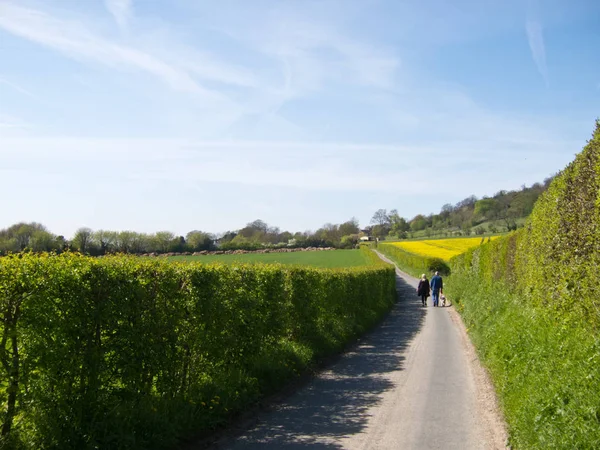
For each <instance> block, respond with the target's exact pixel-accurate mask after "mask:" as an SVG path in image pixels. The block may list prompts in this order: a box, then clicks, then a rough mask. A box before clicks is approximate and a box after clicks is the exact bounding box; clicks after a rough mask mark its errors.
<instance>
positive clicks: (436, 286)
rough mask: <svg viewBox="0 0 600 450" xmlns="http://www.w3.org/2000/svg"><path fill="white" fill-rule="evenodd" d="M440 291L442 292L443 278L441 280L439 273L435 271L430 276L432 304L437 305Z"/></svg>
mask: <svg viewBox="0 0 600 450" xmlns="http://www.w3.org/2000/svg"><path fill="white" fill-rule="evenodd" d="M440 293H442V294H443V293H444V280H442V277H441V276H440V273H439V272H436V273H435V275H434V276H433V277H431V298H432V299H433V306H439V303H440Z"/></svg>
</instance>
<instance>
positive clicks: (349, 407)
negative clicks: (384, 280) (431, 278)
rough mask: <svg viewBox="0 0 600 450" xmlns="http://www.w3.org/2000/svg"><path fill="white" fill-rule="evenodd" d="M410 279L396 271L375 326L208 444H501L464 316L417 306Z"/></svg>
mask: <svg viewBox="0 0 600 450" xmlns="http://www.w3.org/2000/svg"><path fill="white" fill-rule="evenodd" d="M416 283H417V280H415V279H414V278H412V277H410V276H408V275H406V274H403V273H401V272H400V271H397V290H398V297H399V301H398V303H397V304H396V306H395V307H394V309H393V310H392V312H391V313H390V315H389V316H388V317H387V319H386V320H385V321H384V322H383V323H382V325H381V326H379V327H378V328H377V329H376V330H374V331H373V332H372V333H371V334H369V335H368V336H366V337H365V338H364V339H363V340H362V341H361V342H359V343H358V344H357V345H356V346H355V348H354V349H352V350H351V351H349V352H348V353H346V354H344V355H343V356H342V358H340V360H339V361H338V362H336V363H335V364H334V365H333V366H332V367H330V368H328V369H327V370H325V371H323V372H322V373H321V374H320V375H319V376H318V377H316V378H315V379H314V380H313V381H312V382H311V383H310V384H308V385H307V386H305V387H303V388H302V389H300V390H299V391H298V392H296V393H295V394H293V395H291V396H290V397H289V398H287V399H286V400H285V401H284V402H282V403H281V404H280V405H276V406H275V407H274V408H273V410H271V411H269V412H265V413H263V414H261V415H259V417H257V419H256V421H255V422H254V423H253V425H252V426H251V427H250V428H249V429H248V430H245V431H242V432H241V433H238V435H237V436H236V437H230V438H228V439H226V440H224V441H222V442H220V443H218V444H216V445H215V447H214V448H222V449H259V448H260V449H262V448H272V449H296V448H322V449H340V448H344V449H394V450H397V449H500V448H505V442H506V432H505V428H504V424H503V421H502V419H501V417H500V416H499V414H498V409H497V407H496V400H495V396H494V393H493V389H492V388H491V385H490V383H489V380H488V377H487V375H486V373H485V371H484V370H483V369H482V368H481V366H480V365H479V362H478V360H477V357H476V355H475V352H474V350H473V347H472V345H471V343H470V341H469V339H468V337H467V335H466V332H465V329H464V326H463V324H462V322H461V320H460V317H459V316H458V314H457V313H456V311H454V309H453V308H433V307H432V306H431V302H430V304H429V306H428V307H427V308H423V307H422V306H421V302H420V300H419V299H418V298H417V297H416V295H415V287H416ZM430 300H431V299H430Z"/></svg>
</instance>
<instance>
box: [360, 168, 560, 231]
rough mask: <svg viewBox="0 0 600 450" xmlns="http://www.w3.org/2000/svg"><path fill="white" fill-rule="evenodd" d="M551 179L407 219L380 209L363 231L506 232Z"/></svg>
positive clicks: (527, 211) (522, 220)
mask: <svg viewBox="0 0 600 450" xmlns="http://www.w3.org/2000/svg"><path fill="white" fill-rule="evenodd" d="M553 179H554V176H551V177H549V178H546V179H545V180H544V182H543V183H535V184H533V185H532V186H530V187H526V186H522V187H521V189H519V190H515V191H506V190H502V191H499V192H497V193H496V194H494V195H492V196H484V197H482V198H480V199H479V198H477V197H476V196H474V195H471V196H469V197H467V198H465V199H464V200H461V201H460V202H458V203H456V204H455V205H452V204H450V203H447V204H445V205H444V206H442V208H441V210H440V212H439V213H438V214H429V215H425V214H417V215H416V216H415V217H413V218H412V219H410V220H407V219H405V218H403V217H401V216H400V215H399V213H398V211H397V210H395V209H393V210H391V211H390V212H389V213H388V212H387V210H385V209H380V210H378V211H376V212H375V214H374V215H373V218H372V219H371V226H369V227H367V228H366V229H365V230H364V232H365V233H368V234H371V235H373V236H375V237H378V238H380V239H422V238H429V237H450V236H470V235H484V234H497V233H507V232H509V231H514V230H516V229H517V228H519V227H521V226H523V224H524V223H525V219H526V218H527V217H528V216H529V215H530V214H531V211H532V210H533V207H534V205H535V202H536V201H537V199H538V198H539V197H540V195H541V194H542V193H544V192H545V191H546V190H547V189H548V186H549V185H550V183H551V182H552V180H553Z"/></svg>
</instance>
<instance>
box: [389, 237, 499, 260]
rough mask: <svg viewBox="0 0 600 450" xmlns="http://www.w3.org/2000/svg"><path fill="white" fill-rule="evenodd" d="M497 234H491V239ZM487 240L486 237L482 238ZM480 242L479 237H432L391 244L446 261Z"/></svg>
mask: <svg viewBox="0 0 600 450" xmlns="http://www.w3.org/2000/svg"><path fill="white" fill-rule="evenodd" d="M497 237H498V236H492V240H493V239H496V238H497ZM484 239H485V242H487V240H488V238H487V237H486V238H484ZM479 244H481V238H480V237H473V238H454V239H432V240H426V241H403V242H393V243H391V245H394V246H396V247H399V248H401V249H402V250H404V251H407V252H409V253H413V254H415V255H422V256H431V257H436V258H441V259H443V260H444V261H448V260H449V259H450V258H452V257H453V256H456V255H460V254H461V253H464V252H466V251H467V250H469V249H470V248H471V247H476V246H478V245H479Z"/></svg>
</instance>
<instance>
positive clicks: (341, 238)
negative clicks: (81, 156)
mask: <svg viewBox="0 0 600 450" xmlns="http://www.w3.org/2000/svg"><path fill="white" fill-rule="evenodd" d="M359 237H360V229H359V226H358V221H357V220H356V219H351V220H349V221H347V222H344V223H342V224H331V223H328V224H325V225H323V227H321V228H319V229H318V230H317V231H315V232H310V231H306V232H296V233H291V232H289V231H281V230H280V229H279V228H277V227H271V226H269V225H268V224H267V223H265V222H264V221H262V220H255V221H254V222H250V223H248V224H247V225H246V226H245V227H244V228H242V229H241V230H237V231H228V232H226V233H222V234H219V235H216V234H212V233H207V232H204V231H199V230H194V231H190V232H189V233H187V234H186V235H185V236H177V235H175V234H174V233H172V232H170V231H158V232H156V233H152V234H148V233H138V232H135V231H109V230H95V231H94V230H92V229H90V228H80V229H78V230H77V231H76V232H75V234H74V236H73V237H72V238H71V239H69V240H67V239H65V237H64V236H57V235H54V234H53V233H51V232H50V231H48V229H47V228H46V227H45V226H44V225H42V224H39V223H35V222H32V223H18V224H15V225H12V226H10V227H8V228H6V229H3V230H0V254H7V253H11V252H12V253H15V252H22V251H33V252H64V251H78V252H81V253H85V254H89V255H93V256H99V255H105V254H110V253H132V254H144V253H169V252H180V253H184V252H198V251H203V250H217V249H219V250H236V249H244V250H257V249H262V248H282V247H338V248H352V247H354V246H356V245H357V243H358V240H359Z"/></svg>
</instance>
